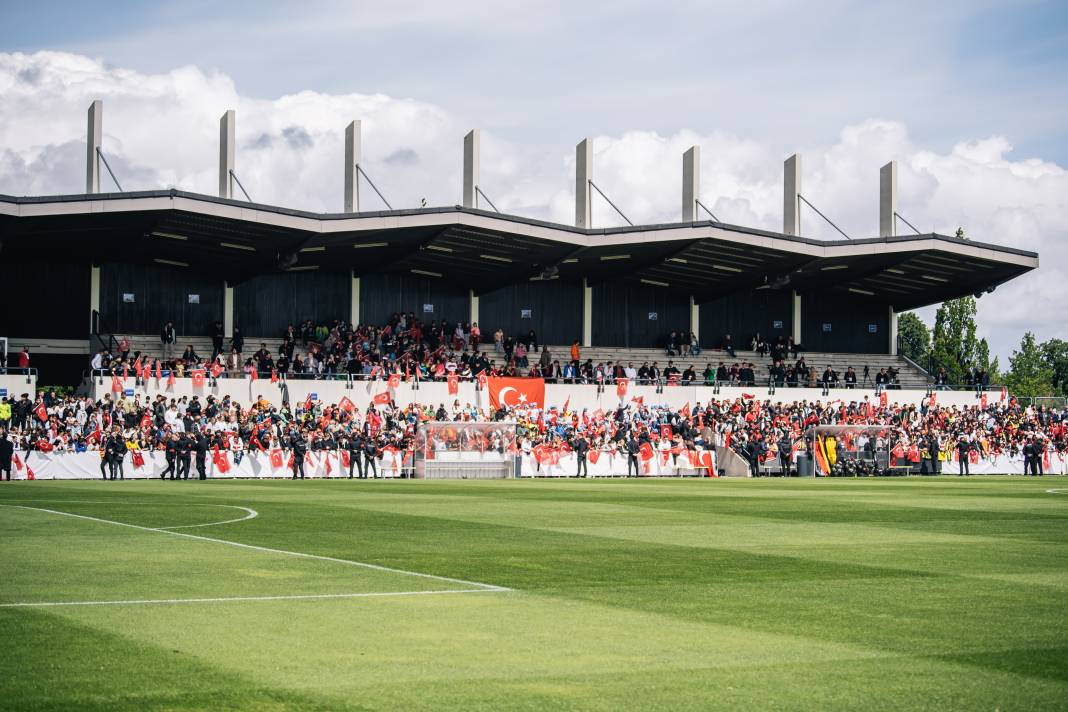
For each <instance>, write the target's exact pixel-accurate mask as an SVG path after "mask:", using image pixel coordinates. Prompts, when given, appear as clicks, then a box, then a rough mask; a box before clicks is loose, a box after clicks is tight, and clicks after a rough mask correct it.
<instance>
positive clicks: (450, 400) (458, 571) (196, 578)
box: [0, 102, 1068, 712]
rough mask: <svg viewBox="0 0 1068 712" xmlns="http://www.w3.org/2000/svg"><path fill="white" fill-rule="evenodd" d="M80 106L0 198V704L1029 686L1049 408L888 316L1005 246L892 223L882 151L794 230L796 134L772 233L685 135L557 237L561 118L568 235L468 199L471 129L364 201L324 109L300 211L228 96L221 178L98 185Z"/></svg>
mask: <svg viewBox="0 0 1068 712" xmlns="http://www.w3.org/2000/svg"><path fill="white" fill-rule="evenodd" d="M101 121H102V105H101V104H100V102H94V103H93V105H92V107H91V108H90V110H89V125H88V126H89V133H88V142H87V180H86V193H85V194H84V195H68V196H36V197H11V196H0V234H2V245H0V260H2V264H3V265H4V267H5V269H4V280H5V286H6V287H7V292H8V294H9V295H15V298H14V299H9V300H8V302H7V304H6V308H4V309H0V346H2V347H3V349H0V355H3V356H4V361H3V362H0V480H3V481H2V482H0V580H2V581H3V584H2V585H0V638H2V639H3V651H4V674H3V675H0V710H6V709H12V710H30V709H33V710H38V709H39V710H46V709H63V710H69V709H78V710H107V711H108V712H112V711H114V710H137V711H138V712H140V711H142V710H156V709H159V710H200V709H211V710H217V709H226V710H246V709H247V710H256V711H257V712H258V711H260V710H289V709H299V710H305V709H308V710H353V711H357V710H359V711H366V710H392V709H402V710H442V709H457V710H465V711H466V710H512V709H516V710H537V711H538V712H541V711H543V710H603V711H605V712H608V711H613V712H614V711H615V710H624V709H641V710H649V709H670V710H702V711H703V710H709V709H729V710H764V709H813V710H821V711H823V710H836V709H842V710H851V711H852V710H858V709H864V710H866V709H872V710H883V709H888V708H889V709H969V710H971V709H1017V708H1020V709H1064V708H1065V701H1066V700H1068V676H1066V674H1065V671H1066V670H1068V648H1066V647H1065V642H1064V640H1065V634H1066V630H1068V626H1066V617H1065V615H1064V611H1065V602H1066V597H1065V592H1066V591H1068V574H1066V568H1065V564H1066V562H1068V549H1066V547H1065V531H1066V528H1065V522H1066V521H1068V510H1066V509H1065V504H1066V503H1068V498H1066V497H1065V495H1066V494H1068V487H1059V486H1057V485H1058V484H1059V483H1058V482H1057V481H1056V480H1052V481H1051V478H1048V477H1044V476H1045V475H1050V474H1054V475H1063V474H1065V473H1068V408H1060V409H1058V408H1057V407H1050V406H1049V405H1046V404H1044V403H1034V402H1030V401H1028V402H1025V401H1023V400H1018V399H1016V398H1014V397H1013V394H1012V393H1010V392H1008V391H1007V390H1006V389H1005V388H1004V387H1003V386H1001V385H1000V384H998V383H990V382H988V379H987V378H986V377H985V376H984V375H983V374H981V373H980V374H978V375H975V374H973V376H972V377H971V380H970V382H969V383H966V384H955V383H948V382H945V381H944V379H940V378H938V377H937V376H936V375H935V374H931V373H928V372H926V371H925V370H924V369H923V368H922V367H921V365H920V364H916V363H913V362H911V361H910V360H908V359H907V358H905V357H904V356H902V355H899V353H898V340H897V334H896V324H897V314H899V313H900V312H902V311H905V310H909V309H914V308H917V307H920V306H924V305H929V304H934V303H937V302H941V301H943V300H946V299H951V298H955V297H959V296H962V295H968V294H982V293H984V292H989V291H991V290H993V289H995V288H997V287H998V285H1000V284H1002V283H1004V282H1005V281H1007V280H1011V279H1013V278H1015V277H1017V276H1019V275H1021V274H1024V273H1026V272H1028V271H1029V270H1033V269H1035V268H1036V267H1037V266H1038V256H1037V255H1035V254H1033V253H1028V252H1023V251H1020V250H1014V249H1009V248H1004V247H998V246H996V245H992V244H985V243H980V242H976V241H971V240H964V239H961V238H960V237H955V236H945V235H937V234H926V235H922V234H914V235H898V234H897V232H896V226H897V225H898V224H907V223H905V222H904V219H903V218H901V216H900V214H899V212H898V206H897V197H896V196H897V193H896V168H895V166H894V164H893V163H891V164H888V165H887V166H885V167H884V168H883V169H882V171H881V174H880V175H881V178H882V181H881V188H882V190H881V196H880V210H879V213H880V226H881V229H880V235H879V236H878V237H870V238H861V239H848V238H846V239H843V240H836V241H818V240H813V239H808V238H805V237H803V236H802V232H803V231H802V229H801V224H800V214H801V213H800V211H801V210H802V203H804V204H805V205H806V206H809V207H811V204H810V203H809V202H808V199H807V198H806V197H805V195H804V193H803V191H802V188H801V161H800V158H799V157H797V156H794V157H791V158H790V159H789V160H787V162H786V170H785V174H786V179H785V185H784V194H785V201H784V203H785V204H784V208H785V210H784V213H785V219H784V225H783V231H782V232H781V233H772V232H767V231H762V230H753V229H749V228H744V227H739V226H734V225H727V224H724V223H721V222H720V221H718V220H717V219H715V217H714V216H712V215H711V214H710V213H709V214H708V215H707V216H706V215H705V213H707V209H706V208H705V207H704V205H703V203H702V202H701V194H700V187H699V176H700V166H699V163H700V154H699V150H698V148H697V147H694V148H691V149H690V150H689V151H687V152H686V154H685V155H684V156H683V196H682V214H681V216H680V220H679V222H675V223H671V224H663V225H642V226H635V225H629V226H627V227H622V228H606V227H600V226H594V225H592V224H591V219H590V215H591V210H590V201H591V200H594V199H597V200H599V199H601V198H604V199H605V200H607V198H606V197H604V196H603V194H601V193H600V189H599V188H597V186H596V184H595V183H594V181H593V180H592V179H593V170H592V169H593V166H592V153H591V150H590V143H589V141H583V142H582V143H580V144H579V146H578V149H577V156H576V158H577V161H576V163H577V171H576V186H575V188H576V214H575V224H574V225H559V224H552V223H547V222H543V221H537V220H530V219H526V218H521V217H516V216H511V215H505V214H501V213H499V212H498V211H497V210H496V209H495V208H494V206H493V205H492V203H490V200H489V198H488V197H486V195H485V193H484V192H483V190H482V188H481V187H480V186H479V173H478V163H479V135H478V132H477V131H474V132H472V133H470V134H469V135H468V136H467V137H466V138H465V140H464V150H463V157H464V171H463V201H462V205H458V206H449V207H424V208H420V209H414V210H393V209H389V210H386V211H367V210H365V209H363V208H362V206H361V202H360V198H361V196H360V189H361V188H370V189H371V190H372V191H374V192H376V193H377V188H375V187H374V184H373V183H372V182H371V179H370V178H369V177H368V176H367V175H366V173H365V171H364V169H363V168H361V166H360V147H361V141H360V124H359V122H353V123H352V124H350V125H349V127H348V128H347V131H346V151H345V155H344V190H345V196H344V197H345V202H344V206H345V212H344V213H341V214H312V213H307V212H301V211H294V210H289V209H286V208H282V207H276V206H268V205H258V204H255V203H252V202H251V201H250V200H247V195H245V196H244V197H245V198H246V200H241V199H238V197H237V194H235V192H234V191H235V190H236V191H239V193H241V194H244V188H243V187H242V186H241V184H240V181H239V178H238V175H239V170H238V168H237V163H236V159H237V156H236V152H235V143H234V126H235V125H234V121H235V115H234V113H233V112H226V114H224V116H223V118H222V121H221V125H220V162H219V195H218V196H207V195H197V194H191V193H186V192H183V191H179V190H160V191H146V192H136V193H128V192H121V190H120V192H115V193H103V192H101V190H100V188H101V170H104V171H106V172H110V168H109V167H108V165H107V162H106V159H105V155H104V153H103V151H102V150H101V146H100V137H101V130H102V123H101ZM341 158H342V157H341V156H339V162H341ZM339 173H341V171H339ZM339 178H340V175H339ZM112 180H114V176H112ZM116 186H117V182H116ZM595 193H597V194H599V195H600V196H601V197H597V196H595V195H594V194H595ZM378 197H379V198H381V199H382V201H383V202H385V199H384V198H383V197H382V196H381V195H379V196H378ZM483 205H486V206H487V207H488V208H489V209H484V208H483V207H482V206H483ZM387 207H389V206H388V204H387ZM807 210H808V208H806V214H807ZM813 212H815V211H814V209H813ZM706 217H707V218H708V219H706ZM817 217H818V216H817ZM63 386H67V387H66V388H64V387H63ZM988 474H989V475H1027V476H1028V477H970V476H969V475H988ZM876 475H878V476H880V477H878V478H876V477H874V476H876ZM900 475H917V476H916V477H891V476H900ZM937 475H953V476H954V477H936V476H937ZM921 476H922V477H921ZM786 477H790V479H786ZM1040 477H1041V479H1040ZM771 478H775V479H771ZM7 480H17V481H16V482H8V481H7ZM31 480H33V481H31ZM61 480H62V481H61ZM72 480H80V481H72ZM123 480H125V481H124V482H123ZM199 480H205V482H199ZM294 480H299V481H294ZM459 480H465V481H459Z"/></svg>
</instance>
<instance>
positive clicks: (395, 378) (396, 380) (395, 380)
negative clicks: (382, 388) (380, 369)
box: [389, 373, 401, 388]
mask: <svg viewBox="0 0 1068 712" xmlns="http://www.w3.org/2000/svg"><path fill="white" fill-rule="evenodd" d="M400 382H401V377H400V374H399V373H394V374H393V375H391V376H390V377H389V387H390V388H396V387H397V386H399V385H400Z"/></svg>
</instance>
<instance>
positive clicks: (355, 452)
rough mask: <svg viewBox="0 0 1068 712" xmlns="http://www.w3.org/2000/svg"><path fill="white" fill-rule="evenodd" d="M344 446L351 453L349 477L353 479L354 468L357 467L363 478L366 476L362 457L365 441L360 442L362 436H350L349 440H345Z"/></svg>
mask: <svg viewBox="0 0 1068 712" xmlns="http://www.w3.org/2000/svg"><path fill="white" fill-rule="evenodd" d="M342 448H343V449H344V450H345V451H346V452H348V454H349V479H350V480H351V479H352V468H354V467H355V468H356V472H357V473H358V474H359V477H360V479H361V480H362V479H363V478H364V474H363V459H362V457H361V455H362V453H363V443H361V442H360V436H359V435H352V436H350V437H349V438H348V439H347V440H345V441H343V444H342Z"/></svg>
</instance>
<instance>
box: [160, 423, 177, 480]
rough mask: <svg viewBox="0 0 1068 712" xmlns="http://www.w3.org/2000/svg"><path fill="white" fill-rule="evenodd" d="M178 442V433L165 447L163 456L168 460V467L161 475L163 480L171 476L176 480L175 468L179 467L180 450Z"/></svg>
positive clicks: (173, 435) (174, 434)
mask: <svg viewBox="0 0 1068 712" xmlns="http://www.w3.org/2000/svg"><path fill="white" fill-rule="evenodd" d="M180 446H181V445H180V443H179V441H178V433H173V434H172V435H171V437H170V439H169V440H167V442H166V444H165V445H164V450H163V456H164V457H165V458H166V459H167V467H166V468H164V470H163V472H161V473H159V478H160V479H161V480H163V479H166V478H167V475H168V474H170V476H171V479H172V480H173V479H174V473H175V468H176V467H177V465H178V449H179V448H180Z"/></svg>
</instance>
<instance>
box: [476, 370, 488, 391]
mask: <svg viewBox="0 0 1068 712" xmlns="http://www.w3.org/2000/svg"><path fill="white" fill-rule="evenodd" d="M488 383H489V379H488V378H486V374H485V373H480V374H478V387H479V388H481V389H483V390H485V388H486V385H487V384H488Z"/></svg>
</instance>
